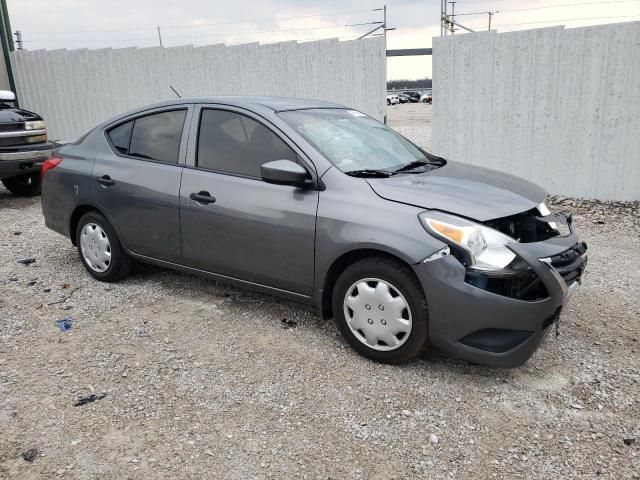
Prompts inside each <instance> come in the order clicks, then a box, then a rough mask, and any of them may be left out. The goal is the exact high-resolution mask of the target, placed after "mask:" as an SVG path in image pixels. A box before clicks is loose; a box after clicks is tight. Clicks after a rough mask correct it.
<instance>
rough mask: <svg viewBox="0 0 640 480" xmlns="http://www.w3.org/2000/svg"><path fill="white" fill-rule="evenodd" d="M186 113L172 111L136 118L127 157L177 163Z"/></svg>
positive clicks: (184, 111)
mask: <svg viewBox="0 0 640 480" xmlns="http://www.w3.org/2000/svg"><path fill="white" fill-rule="evenodd" d="M186 113H187V112H186V110H174V111H171V112H162V113H156V114H153V115H147V116H145V117H139V118H136V119H135V123H134V125H133V133H132V134H131V144H130V145H129V155H131V156H132V157H140V158H148V159H150V160H159V161H161V162H169V163H177V162H178V151H179V150H180V137H181V136H182V127H183V125H184V117H185V115H186Z"/></svg>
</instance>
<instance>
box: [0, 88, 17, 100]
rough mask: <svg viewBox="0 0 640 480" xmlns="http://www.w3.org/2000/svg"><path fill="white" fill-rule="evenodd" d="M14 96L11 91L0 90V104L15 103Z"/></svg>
mask: <svg viewBox="0 0 640 480" xmlns="http://www.w3.org/2000/svg"><path fill="white" fill-rule="evenodd" d="M15 101H16V94H15V93H13V92H12V91H11V90H0V102H15Z"/></svg>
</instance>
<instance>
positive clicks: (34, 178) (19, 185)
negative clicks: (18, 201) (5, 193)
mask: <svg viewBox="0 0 640 480" xmlns="http://www.w3.org/2000/svg"><path fill="white" fill-rule="evenodd" d="M2 184H3V185H4V186H5V187H7V190H9V191H10V192H11V193H13V194H14V195H18V196H20V197H35V196H36V195H40V192H41V191H42V178H41V176H40V172H33V173H25V174H24V175H18V176H17V177H9V178H3V179H2Z"/></svg>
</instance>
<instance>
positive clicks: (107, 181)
mask: <svg viewBox="0 0 640 480" xmlns="http://www.w3.org/2000/svg"><path fill="white" fill-rule="evenodd" d="M96 182H98V183H99V184H100V185H102V186H105V187H110V186H111V185H115V183H116V182H115V180H111V177H110V176H109V175H103V176H101V177H98V178H96Z"/></svg>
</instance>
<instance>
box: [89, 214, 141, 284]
mask: <svg viewBox="0 0 640 480" xmlns="http://www.w3.org/2000/svg"><path fill="white" fill-rule="evenodd" d="M76 245H77V246H78V253H79V254H80V260H81V261H82V264H83V265H84V267H85V268H86V269H87V271H88V272H89V273H90V274H91V275H92V276H93V277H94V278H96V279H98V280H100V281H103V282H115V281H117V280H120V279H121V278H122V277H124V276H126V275H127V274H128V273H129V272H130V271H131V265H132V260H131V258H130V257H129V256H128V255H127V254H126V253H125V251H124V250H123V249H122V246H121V245H120V241H119V240H118V237H117V235H116V232H115V230H114V229H113V227H112V226H111V224H110V223H109V221H108V220H107V219H106V218H105V217H104V216H103V215H101V214H100V213H98V212H89V213H85V214H84V215H83V216H82V218H81V219H80V221H79V222H78V227H77V229H76Z"/></svg>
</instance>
